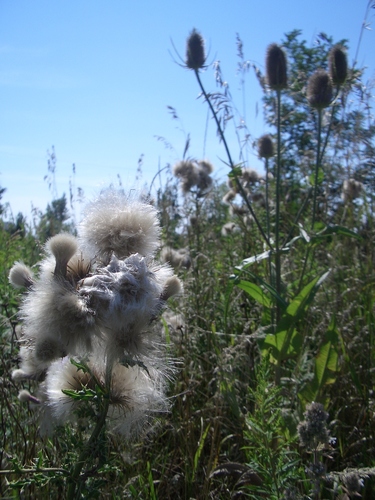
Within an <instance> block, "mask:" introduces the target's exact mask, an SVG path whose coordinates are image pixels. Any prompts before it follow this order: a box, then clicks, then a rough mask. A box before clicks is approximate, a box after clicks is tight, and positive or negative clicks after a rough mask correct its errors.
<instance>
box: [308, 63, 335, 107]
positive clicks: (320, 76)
mask: <svg viewBox="0 0 375 500" xmlns="http://www.w3.org/2000/svg"><path fill="white" fill-rule="evenodd" d="M332 97H333V89H332V81H331V79H330V77H329V74H328V73H327V71H325V70H324V69H318V70H316V71H315V73H313V74H312V75H311V76H310V78H309V81H308V82H307V100H308V101H309V104H310V106H311V107H312V108H315V109H323V108H327V107H328V106H329V105H330V104H331V102H332Z"/></svg>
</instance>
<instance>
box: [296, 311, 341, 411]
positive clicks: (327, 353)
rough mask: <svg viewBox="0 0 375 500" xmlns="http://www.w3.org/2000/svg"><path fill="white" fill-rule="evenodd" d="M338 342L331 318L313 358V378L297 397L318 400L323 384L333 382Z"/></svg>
mask: <svg viewBox="0 0 375 500" xmlns="http://www.w3.org/2000/svg"><path fill="white" fill-rule="evenodd" d="M338 342H339V335H338V332H337V330H336V327H335V322H334V320H333V321H331V324H330V326H329V327H328V330H327V332H326V334H325V336H324V342H323V344H322V345H321V347H320V349H319V352H318V354H317V355H316V358H315V369H314V378H313V380H312V381H311V382H309V383H308V384H306V385H305V387H304V388H303V389H302V391H300V393H299V397H300V398H301V399H303V400H304V401H306V402H311V401H316V400H318V399H319V397H320V396H321V394H322V390H323V388H324V386H326V385H330V384H333V383H335V381H336V378H337V371H338V352H337V349H336V346H337V344H338Z"/></svg>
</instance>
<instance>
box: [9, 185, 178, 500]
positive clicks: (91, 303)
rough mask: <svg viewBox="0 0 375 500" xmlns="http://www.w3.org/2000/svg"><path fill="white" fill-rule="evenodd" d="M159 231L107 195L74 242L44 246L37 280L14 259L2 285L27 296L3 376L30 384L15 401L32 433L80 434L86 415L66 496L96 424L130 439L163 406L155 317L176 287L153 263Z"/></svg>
mask: <svg viewBox="0 0 375 500" xmlns="http://www.w3.org/2000/svg"><path fill="white" fill-rule="evenodd" d="M159 234H160V227H159V223H158V217H157V211H156V209H155V208H154V207H153V206H151V205H150V204H148V203H145V202H141V201H139V200H137V199H135V198H131V197H129V196H125V195H124V194H123V193H121V192H118V191H115V190H114V189H108V190H106V191H104V192H102V193H101V194H100V195H99V196H98V197H97V199H95V200H94V201H93V202H92V203H90V204H89V205H88V206H87V208H86V211H85V213H84V219H83V221H82V223H81V225H80V228H79V236H78V237H75V236H72V235H70V234H59V235H57V236H54V237H53V238H51V239H50V240H49V241H48V242H47V244H46V247H45V252H46V256H45V258H44V259H43V260H42V262H41V263H40V273H39V276H35V275H34V273H33V272H32V270H31V269H29V268H28V267H27V266H25V265H24V264H23V263H20V262H17V263H16V264H15V265H14V266H13V268H12V269H11V271H10V275H9V280H10V282H11V283H12V284H13V285H14V286H16V287H26V290H27V291H26V294H25V295H24V297H23V300H22V305H21V308H20V317H21V319H22V323H23V331H22V337H21V339H20V346H21V347H20V367H19V368H18V369H16V370H15V371H14V372H13V380H14V381H17V382H20V381H23V380H35V381H37V382H39V387H38V389H37V390H36V391H35V392H34V393H33V394H30V393H29V392H28V391H26V390H25V389H23V390H22V391H21V392H20V394H19V399H20V401H22V402H24V401H27V402H29V403H30V404H31V406H33V407H34V408H35V409H37V410H38V413H39V416H40V432H41V433H42V434H47V435H50V434H51V433H53V431H54V428H55V427H56V426H58V425H63V424H66V423H68V422H71V423H74V422H79V424H80V426H84V427H86V428H87V429H89V428H91V427H92V419H94V423H95V425H94V426H93V429H92V433H91V436H90V437H89V438H88V441H87V443H86V445H85V446H84V447H83V449H82V452H81V454H80V456H79V458H78V461H77V463H76V464H74V465H73V466H72V468H71V470H70V477H69V481H70V482H69V487H68V493H67V498H75V495H76V494H77V490H79V489H80V487H81V485H80V482H81V483H82V482H84V481H85V478H84V477H83V479H82V478H81V477H80V474H81V471H82V468H83V467H84V465H85V462H86V461H87V460H88V458H89V457H91V455H92V454H93V453H94V454H95V450H96V448H95V446H96V442H97V440H98V439H99V436H103V435H105V430H106V428H108V429H110V431H111V432H115V433H119V434H121V435H123V436H124V437H125V438H126V439H128V440H131V439H134V438H135V437H136V436H138V435H139V433H140V432H141V431H143V430H144V429H145V428H146V427H147V424H149V423H151V422H152V417H153V416H154V415H157V414H158V413H160V412H165V411H167V410H168V406H169V405H168V400H167V399H166V397H165V395H164V390H165V385H166V381H167V380H168V378H169V377H170V376H171V375H172V373H173V363H172V360H171V359H169V357H168V355H167V354H166V352H165V349H164V348H163V343H162V339H161V338H160V329H159V328H158V325H157V321H156V319H157V318H158V316H159V315H160V314H161V312H162V310H163V308H164V306H165V304H166V301H167V300H168V298H169V297H171V296H172V295H175V294H178V293H180V292H181V284H180V281H179V279H178V278H177V277H176V276H174V275H173V271H172V268H171V267H169V266H168V265H166V264H163V265H160V264H158V263H157V262H156V261H155V260H154V255H155V252H156V250H157V249H158V246H159Z"/></svg>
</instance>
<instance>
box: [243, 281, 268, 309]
mask: <svg viewBox="0 0 375 500" xmlns="http://www.w3.org/2000/svg"><path fill="white" fill-rule="evenodd" d="M236 285H237V286H238V288H241V290H243V291H244V292H246V293H247V294H248V295H250V297H252V298H253V299H254V300H256V301H257V302H258V303H259V304H261V305H262V306H264V307H268V308H270V307H272V302H271V301H270V299H269V297H267V295H265V293H264V291H263V290H262V288H260V287H259V286H258V285H255V283H251V282H250V281H245V280H241V281H240V282H239V283H236Z"/></svg>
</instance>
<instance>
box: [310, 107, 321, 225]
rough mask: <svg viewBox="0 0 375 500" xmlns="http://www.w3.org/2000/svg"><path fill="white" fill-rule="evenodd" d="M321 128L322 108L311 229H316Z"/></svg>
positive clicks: (319, 117) (319, 112) (319, 111)
mask: <svg viewBox="0 0 375 500" xmlns="http://www.w3.org/2000/svg"><path fill="white" fill-rule="evenodd" d="M321 130H322V110H321V109H318V145H317V151H316V163H315V182H314V203H313V213H312V222H311V229H314V224H315V217H316V202H317V193H318V179H319V167H320V145H321Z"/></svg>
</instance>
